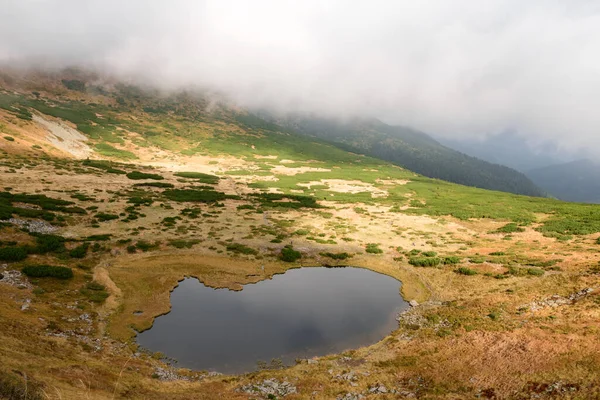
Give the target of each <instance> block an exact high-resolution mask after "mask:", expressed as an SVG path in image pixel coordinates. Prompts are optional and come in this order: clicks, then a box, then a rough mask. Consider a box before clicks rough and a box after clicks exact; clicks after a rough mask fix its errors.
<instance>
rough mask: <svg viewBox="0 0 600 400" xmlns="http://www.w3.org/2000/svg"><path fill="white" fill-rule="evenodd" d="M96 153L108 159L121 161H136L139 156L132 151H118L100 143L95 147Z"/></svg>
mask: <svg viewBox="0 0 600 400" xmlns="http://www.w3.org/2000/svg"><path fill="white" fill-rule="evenodd" d="M94 147H95V149H96V152H98V153H99V154H102V155H103V156H106V157H114V158H119V159H121V160H135V159H137V156H136V155H135V154H133V153H132V152H130V151H127V150H120V149H117V148H115V147H113V146H111V145H109V144H106V143H98V144H96V146H94Z"/></svg>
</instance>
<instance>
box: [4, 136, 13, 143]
mask: <svg viewBox="0 0 600 400" xmlns="http://www.w3.org/2000/svg"><path fill="white" fill-rule="evenodd" d="M4 140H8V141H9V142H14V141H15V138H14V137H12V136H4Z"/></svg>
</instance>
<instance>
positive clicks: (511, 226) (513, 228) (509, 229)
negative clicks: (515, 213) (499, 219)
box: [494, 222, 525, 233]
mask: <svg viewBox="0 0 600 400" xmlns="http://www.w3.org/2000/svg"><path fill="white" fill-rule="evenodd" d="M514 232H525V229H523V228H521V227H520V226H518V225H517V224H516V223H515V222H511V223H508V224H506V225H504V226H501V227H500V228H498V229H496V230H495V231H494V233H514Z"/></svg>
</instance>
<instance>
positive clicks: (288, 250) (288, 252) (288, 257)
mask: <svg viewBox="0 0 600 400" xmlns="http://www.w3.org/2000/svg"><path fill="white" fill-rule="evenodd" d="M279 258H280V259H281V260H282V261H285V262H294V261H297V260H299V259H300V258H302V253H300V252H299V251H296V250H294V248H293V247H292V246H291V245H287V246H285V247H284V248H283V249H281V254H280V255H279Z"/></svg>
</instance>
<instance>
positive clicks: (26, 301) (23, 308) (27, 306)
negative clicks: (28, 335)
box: [21, 299, 31, 311]
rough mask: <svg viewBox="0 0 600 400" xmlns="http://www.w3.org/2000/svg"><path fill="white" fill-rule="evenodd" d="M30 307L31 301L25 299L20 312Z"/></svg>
mask: <svg viewBox="0 0 600 400" xmlns="http://www.w3.org/2000/svg"><path fill="white" fill-rule="evenodd" d="M30 305H31V299H25V301H24V302H23V305H22V306H21V311H25V310H27V309H29V306H30Z"/></svg>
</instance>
